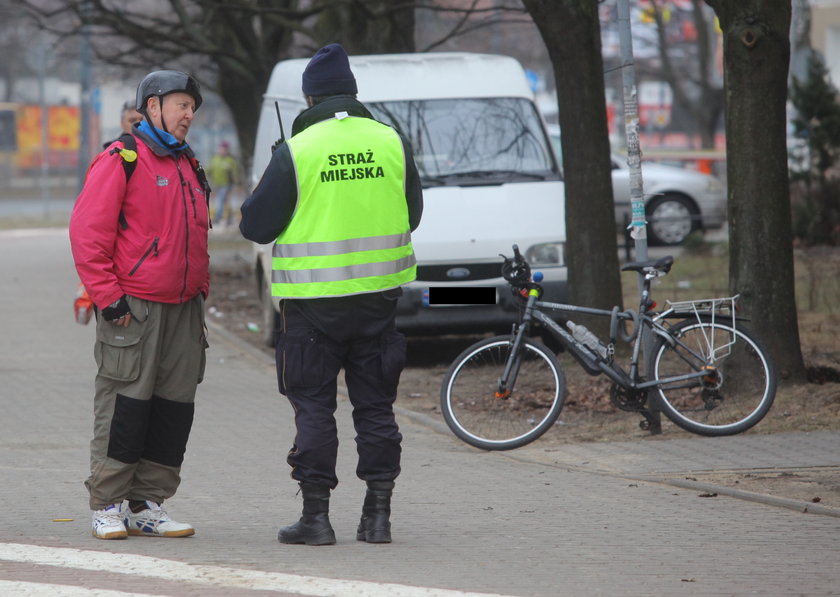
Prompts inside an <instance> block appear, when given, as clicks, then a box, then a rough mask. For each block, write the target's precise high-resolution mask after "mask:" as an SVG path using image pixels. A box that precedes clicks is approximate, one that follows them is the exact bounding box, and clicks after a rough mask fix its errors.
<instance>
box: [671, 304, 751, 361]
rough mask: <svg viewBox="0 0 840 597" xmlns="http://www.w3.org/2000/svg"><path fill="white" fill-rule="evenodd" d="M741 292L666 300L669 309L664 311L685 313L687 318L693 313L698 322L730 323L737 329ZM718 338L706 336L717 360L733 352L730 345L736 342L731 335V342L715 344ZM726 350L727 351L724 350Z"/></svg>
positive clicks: (729, 324) (711, 351)
mask: <svg viewBox="0 0 840 597" xmlns="http://www.w3.org/2000/svg"><path fill="white" fill-rule="evenodd" d="M739 296H741V295H740V294H736V295H735V296H729V297H721V298H709V299H699V300H691V301H665V302H666V304H667V309H665V311H664V312H663V313H662V316H665V315H677V316H679V315H683V316H685V317H686V319H687V318H688V317H689V316H691V315H693V316H694V317H695V318H696V319H697V321H698V322H702V321H711V322H712V323H716V322H718V323H721V324H722V325H728V326H730V327H731V328H732V330H733V331H734V330H735V311H736V310H737V300H738V297H739ZM717 340H718V338H717V335H715V337H712V338H709V337H706V345H707V348H708V349H709V354H708V356H709V357H711V358H712V360H713V361H714V360H717V359H718V358H719V357H725V356H727V355H729V353H730V352H731V350H730V347H731V346H732V345H733V344H735V335H734V334H731V335H730V336H729V342H727V343H726V344H724V345H722V346H715V342H716V341H717ZM724 351H725V352H724Z"/></svg>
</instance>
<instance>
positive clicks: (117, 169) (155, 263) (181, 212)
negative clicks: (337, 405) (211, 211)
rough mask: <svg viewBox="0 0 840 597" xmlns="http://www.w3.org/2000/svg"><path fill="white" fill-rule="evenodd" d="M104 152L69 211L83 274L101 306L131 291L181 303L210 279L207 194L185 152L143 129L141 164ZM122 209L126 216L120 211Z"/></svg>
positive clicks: (139, 138)
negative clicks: (127, 164)
mask: <svg viewBox="0 0 840 597" xmlns="http://www.w3.org/2000/svg"><path fill="white" fill-rule="evenodd" d="M115 147H116V148H120V147H122V143H121V142H119V141H117V142H114V143H112V144H111V145H110V146H109V147H108V149H106V150H105V151H103V152H102V153H100V154H99V155H98V156H97V157H96V159H94V161H93V163H92V164H91V166H90V169H89V170H88V174H87V178H86V179H85V184H84V187H83V188H82V192H81V193H80V194H79V197H78V198H77V199H76V204H75V206H74V207H73V213H72V215H71V216H70V245H71V248H72V250H73V259H74V261H75V262H76V270H77V271H78V274H79V278H80V279H81V281H82V283H83V284H84V286H85V288H86V289H87V291H88V294H90V297H91V298H92V299H93V302H94V303H95V304H96V306H97V307H99V308H100V309H103V308H105V307H107V306H108V305H110V304H112V303H113V302H115V301H117V300H119V298H120V297H121V296H122V295H124V294H127V295H129V296H134V297H138V298H142V299H147V300H150V301H155V302H159V303H183V302H186V301H189V300H191V299H192V298H194V297H195V296H196V295H197V294H198V293H199V292H201V293H202V294H203V295H204V296H205V297H206V296H207V292H208V290H209V287H210V269H209V266H210V257H209V254H208V250H207V233H208V222H209V217H208V210H207V200H206V198H205V195H204V191H203V189H202V188H201V184H200V183H199V181H198V177H197V176H196V174H195V171H194V170H193V168H192V166H191V165H190V161H189V158H188V157H187V155H185V154H184V153H182V154H181V155H179V157H178V158H175V157H174V156H172V155H171V154H169V153H166V152H165V151H164V150H163V149H161V148H160V147H158V146H156V145H155V146H154V149H153V148H152V147H150V146H149V145H147V144H146V142H144V140H143V137H142V136H137V166H136V169H135V171H134V173H133V174H132V176H131V179H130V180H129V181H128V184H126V173H125V170H124V168H123V159H122V157H121V156H120V154H119V153H117V152H114V153H111V150H112V149H114V148H115ZM121 213H122V217H121V216H120V214H121Z"/></svg>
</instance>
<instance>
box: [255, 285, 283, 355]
mask: <svg viewBox="0 0 840 597" xmlns="http://www.w3.org/2000/svg"><path fill="white" fill-rule="evenodd" d="M257 292H258V293H259V299H260V310H261V312H262V326H261V328H260V330H261V333H262V342H263V344H265V345H266V346H268V347H269V348H274V344H275V334H276V330H277V325H278V323H279V321H280V318H279V316H278V313H277V310H276V309H275V308H274V299H273V298H272V296H271V289H269V288H266V284H265V281H264V276H262V275H261V272H259V271H258V272H257Z"/></svg>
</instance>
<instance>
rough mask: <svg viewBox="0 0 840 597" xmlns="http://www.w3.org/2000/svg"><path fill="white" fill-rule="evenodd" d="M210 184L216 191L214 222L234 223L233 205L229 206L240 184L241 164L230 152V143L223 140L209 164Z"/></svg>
mask: <svg viewBox="0 0 840 597" xmlns="http://www.w3.org/2000/svg"><path fill="white" fill-rule="evenodd" d="M207 175H208V176H209V177H210V185H211V186H212V187H213V191H214V192H215V193H216V213H215V214H214V215H213V223H214V224H219V225H222V224H225V225H227V226H230V225H231V224H233V207H232V206H228V203H229V200H230V197H231V191H232V190H233V189H234V188H235V187H236V186H237V185H238V184H239V164H238V163H237V161H236V158H235V157H233V156H232V155H231V154H230V143H228V142H227V141H222V142H221V143H219V148H218V150H217V151H216V154H215V155H214V156H213V157H212V158H210V163H209V164H208V166H207Z"/></svg>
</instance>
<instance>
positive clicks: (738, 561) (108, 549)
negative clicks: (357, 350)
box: [0, 231, 840, 596]
mask: <svg viewBox="0 0 840 597" xmlns="http://www.w3.org/2000/svg"><path fill="white" fill-rule="evenodd" d="M0 271H2V272H3V276H4V284H3V292H2V293H0V312H2V314H3V315H2V323H3V326H2V330H3V334H2V335H0V405H2V416H0V473H2V478H3V481H4V482H3V483H2V485H0V499H2V504H3V508H2V509H0V548H2V547H3V546H4V545H17V544H25V545H30V546H44V547H54V548H73V549H76V550H90V551H95V552H98V553H101V554H109V553H114V554H122V555H124V556H126V557H128V556H134V557H136V556H153V557H155V558H159V559H163V560H167V561H171V562H173V566H174V564H175V563H185V564H189V565H192V566H193V567H200V566H210V567H223V568H225V569H228V568H230V569H238V570H250V571H254V573H257V572H259V573H260V574H279V573H283V574H291V575H306V576H311V577H319V578H324V579H340V580H343V581H365V582H368V583H393V584H398V585H405V586H408V587H431V588H437V589H448V590H454V591H464V592H482V593H493V594H503V595H516V596H556V595H571V596H578V595H581V596H584V595H746V594H761V595H791V594H802V595H836V594H838V587H840V573H838V572H837V562H838V561H840V518H837V517H835V516H832V515H823V514H817V513H803V512H800V511H797V510H794V509H791V508H787V507H780V506H779V505H774V504H771V503H761V502H755V501H749V500H745V499H738V498H734V497H728V496H725V495H721V496H719V497H718V498H715V499H703V498H700V497H699V496H698V491H697V490H696V489H693V488H682V487H676V486H674V485H669V484H666V483H662V482H661V479H662V476H663V475H665V476H667V475H668V474H669V473H681V472H684V471H688V470H715V469H717V468H725V469H733V468H738V467H749V468H755V467H758V466H835V465H838V464H840V440H838V436H837V434H832V433H825V434H823V433H817V434H786V435H783V436H759V435H749V436H743V437H738V436H736V437H733V438H718V439H704V438H698V439H696V440H695V439H690V440H663V441H656V442H622V443H615V444H591V445H590V444H586V445H575V446H562V447H560V448H558V449H557V450H555V451H551V452H546V451H545V450H544V449H541V448H540V447H538V446H529V447H526V448H523V449H521V450H517V451H515V452H512V453H488V452H482V451H478V450H474V449H472V448H470V447H469V446H466V445H464V444H463V443H461V442H459V441H458V440H457V439H455V438H454V436H452V435H451V434H448V433H441V432H440V431H439V427H436V426H435V425H434V424H432V425H427V424H425V422H421V421H418V420H417V419H416V417H414V416H413V415H409V414H407V413H403V414H401V415H400V422H401V425H402V428H403V434H404V436H405V441H404V461H403V465H404V466H403V473H402V475H401V476H400V478H399V480H398V485H397V490H396V492H395V497H394V507H393V510H394V515H393V530H394V543H392V544H390V545H368V544H365V543H359V542H357V541H355V526H356V524H357V523H358V517H359V513H360V508H361V500H362V496H363V493H364V487H363V484H362V483H361V482H360V481H358V480H357V479H356V478H355V475H354V467H355V449H354V443H353V433H352V429H351V422H350V417H349V409H348V408H347V403H346V401H341V402H340V407H339V425H340V428H341V438H340V439H341V447H340V460H339V475H340V478H341V482H340V484H339V486H338V488H337V489H336V491H335V492H334V496H333V500H332V510H331V518H332V521H333V525H334V527H335V529H336V533H337V535H338V544H337V545H336V546H331V547H322V548H310V547H304V546H287V545H281V544H279V543H278V542H277V540H276V532H277V528H278V527H279V526H281V525H284V524H287V523H289V522H291V521H293V520H294V519H296V518H297V516H298V515H299V511H300V505H301V502H300V497H299V496H298V495H296V490H297V487H296V486H295V484H294V483H293V482H292V481H291V480H290V479H289V477H288V468H287V466H286V464H285V453H286V451H287V450H288V448H289V446H290V443H291V440H292V437H293V422H292V412H291V409H290V407H289V406H288V403H287V402H286V401H285V399H284V398H283V397H282V396H280V395H279V394H278V392H277V387H276V381H275V377H274V370H273V366H272V364H271V363H270V361H268V360H266V359H265V358H261V357H260V356H259V355H257V354H254V353H253V352H251V351H249V350H248V349H247V348H244V347H243V346H242V345H241V344H239V343H237V342H234V341H232V340H231V339H230V338H229V337H227V336H226V335H225V334H224V333H223V332H220V331H218V330H216V329H214V330H212V333H211V344H212V346H211V348H210V351H209V353H208V356H209V362H208V369H207V376H206V381H205V382H204V383H203V384H202V385H201V386H200V388H199V399H198V403H197V412H196V421H195V426H194V430H193V434H192V437H191V439H190V444H189V447H188V452H187V458H186V461H185V464H184V469H183V483H182V485H181V489H180V490H179V493H178V495H177V496H175V497H174V498H173V499H172V500H171V501H170V502H168V504H167V505H168V506H169V508H170V510H171V512H172V513H173V514H174V515H175V516H176V518H182V519H185V520H188V521H189V522H191V523H192V524H194V525H195V526H196V528H197V533H196V535H195V536H194V537H192V538H188V539H181V540H153V539H145V538H132V539H129V540H127V541H119V542H103V541H97V540H96V539H93V538H92V537H91V536H90V524H89V521H90V514H89V511H88V510H87V499H86V495H85V490H84V487H83V485H82V481H83V479H84V477H85V476H86V472H87V458H88V456H87V449H88V445H87V444H88V441H89V436H90V428H91V414H92V413H91V410H92V406H91V402H92V399H91V396H92V381H93V372H94V368H93V367H94V366H93V359H92V339H93V328H92V327H90V326H89V327H83V326H79V325H77V324H75V323H74V322H73V319H72V312H71V308H70V304H71V301H72V295H73V292H74V290H75V284H76V278H75V272H74V271H73V269H72V263H71V258H70V255H69V244H68V242H67V239H66V231H64V232H63V233H61V232H59V233H56V232H44V233H30V234H25V233H14V234H12V233H8V232H0ZM0 552H2V550H1V549H0ZM214 569H215V568H214ZM113 572H114V571H113V570H111V571H108V570H105V571H102V574H106V575H107V574H108V573H113ZM117 572H119V571H117ZM131 574H132V578H138V577H139V578H141V580H142V577H143V574H144V571H143V569H142V566H139V567H135V568H133V569H132V572H131ZM33 575H34V577H35V578H38V579H41V580H42V581H43V582H46V581H47V580H50V582H56V583H58V582H59V581H60V582H62V583H76V584H78V585H80V586H85V587H92V588H104V587H106V586H108V585H107V583H108V582H112V581H110V580H108V579H105V578H104V577H103V578H100V577H99V576H97V575H94V574H93V573H91V572H90V571H85V570H84V569H82V568H78V569H67V568H62V569H58V568H56V567H55V566H48V565H36V564H31V565H30V564H22V563H21V562H17V561H10V560H4V559H2V557H0V581H2V582H6V581H15V580H20V579H21V578H24V577H26V578H33ZM135 575H136V576H135ZM2 582H0V585H2ZM185 582H186V581H185ZM136 584H137V583H136V582H135V585H136ZM147 586H149V587H152V588H154V591H152V588H149V589H147V591H150V592H154V593H155V594H166V595H181V594H198V595H200V594H202V592H201V590H199V589H196V592H190V591H192V589H190V591H186V589H185V587H187V586H189V587H192V585H186V584H185V585H184V587H182V589H184V590H182V591H181V592H178V590H177V587H176V586H175V585H171V584H170V585H166V586H163V585H160V586H158V585H153V584H149V585H147ZM221 586H222V585H220V587H221ZM313 586H314V585H313ZM365 586H366V587H368V588H369V587H370V586H371V585H365ZM220 587H219V588H217V589H214V591H213V592H211V591H209V590H208V591H207V594H225V593H224V592H223V591H222V589H221V588H220ZM123 590H124V589H123ZM138 592H142V591H138ZM226 594H230V595H238V594H242V595H257V594H269V593H268V592H266V591H265V590H264V589H263V590H262V591H259V592H257V591H255V590H248V589H241V590H237V591H232V590H228V592H227V593H226ZM271 594H280V593H277V592H274V593H271ZM311 594H322V593H315V592H314V588H313V592H312V593H311ZM335 594H348V595H349V594H352V593H348V592H345V593H341V592H337V593H335ZM357 594H364V593H361V592H360V593H357ZM369 594H371V595H372V594H374V593H373V592H371V593H369ZM377 594H387V593H384V592H380V593H377ZM394 594H396V593H394ZM429 594H432V593H429Z"/></svg>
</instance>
